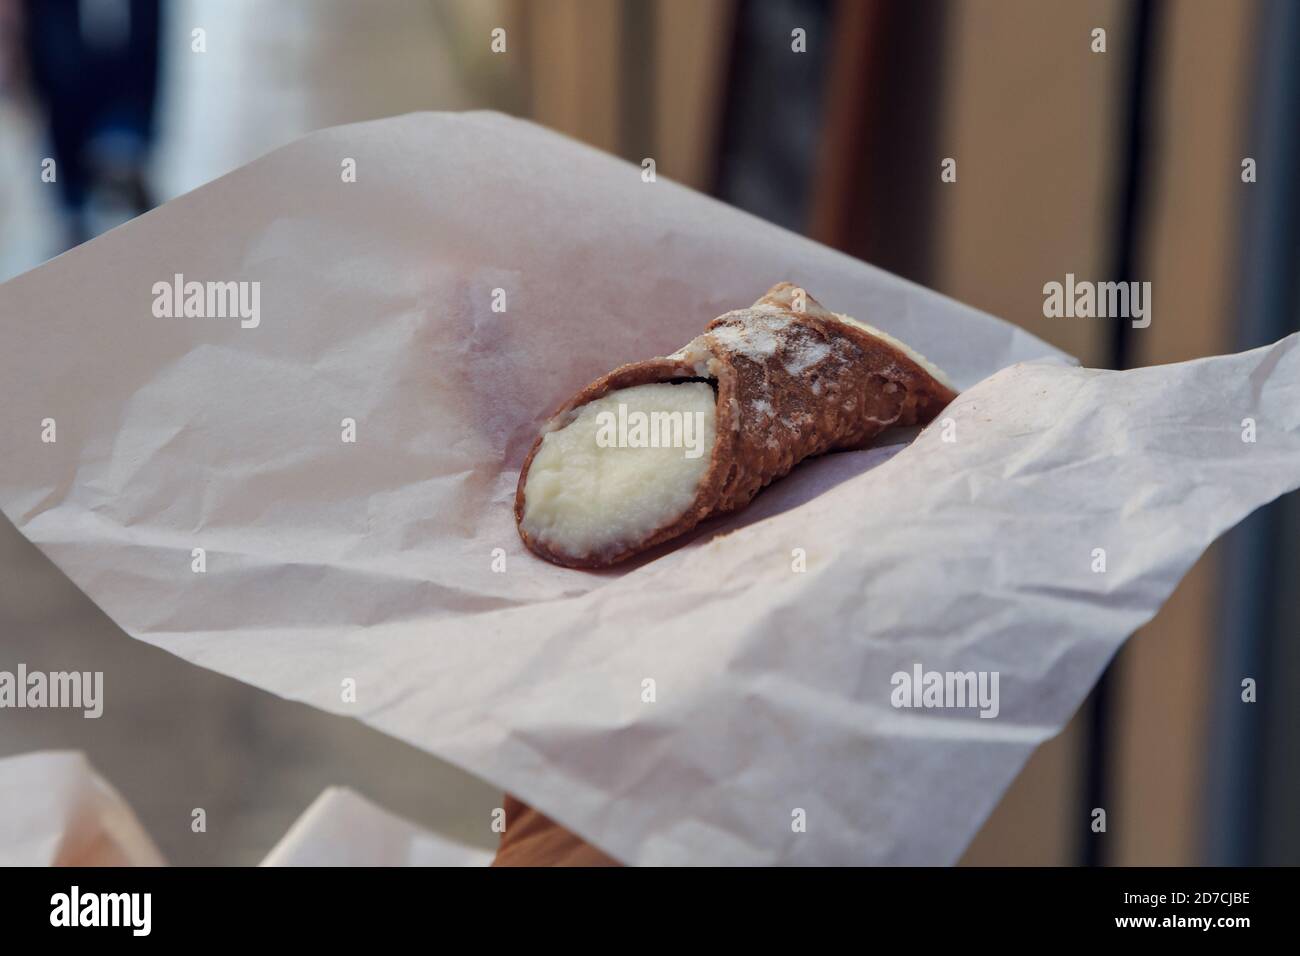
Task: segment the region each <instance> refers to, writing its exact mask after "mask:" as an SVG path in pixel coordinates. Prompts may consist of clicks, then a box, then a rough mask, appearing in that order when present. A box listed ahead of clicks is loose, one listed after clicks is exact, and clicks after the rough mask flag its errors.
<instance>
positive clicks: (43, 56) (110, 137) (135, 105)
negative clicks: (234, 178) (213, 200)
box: [22, 0, 159, 246]
mask: <svg viewBox="0 0 1300 956" xmlns="http://www.w3.org/2000/svg"><path fill="white" fill-rule="evenodd" d="M22 20H23V23H22V37H23V48H24V52H25V54H26V67H27V73H28V77H29V79H30V82H31V85H32V90H33V93H34V94H35V95H36V97H37V99H38V101H39V102H40V104H41V105H42V106H43V108H44V110H45V115H46V118H47V133H48V137H49V145H50V149H51V158H53V159H54V161H55V163H56V166H55V169H56V173H57V175H56V178H55V182H56V183H57V184H58V190H59V196H60V198H61V200H62V204H63V208H64V212H65V213H66V236H67V240H66V244H67V245H69V246H73V245H76V244H78V243H80V242H84V241H85V240H86V239H89V238H91V237H92V236H94V235H96V234H98V233H99V232H102V231H104V230H105V229H106V228H110V227H111V226H113V225H117V224H118V223H119V222H121V221H123V220H125V219H128V218H131V217H133V216H136V215H139V214H140V213H142V212H144V211H145V210H147V209H149V208H150V207H151V206H152V205H153V203H152V201H151V199H150V196H149V191H148V189H147V188H146V186H145V179H144V170H145V163H146V160H147V157H148V152H149V147H150V144H151V142H152V139H153V119H154V101H155V97H156V93H157V84H158V26H159V7H158V0H26V2H24V3H23V6H22Z"/></svg>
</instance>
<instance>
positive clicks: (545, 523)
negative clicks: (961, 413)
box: [515, 282, 957, 568]
mask: <svg viewBox="0 0 1300 956" xmlns="http://www.w3.org/2000/svg"><path fill="white" fill-rule="evenodd" d="M956 394H957V393H956V390H955V389H954V388H953V386H952V383H951V382H949V380H948V379H947V377H946V376H945V375H944V373H943V372H942V371H940V370H939V369H938V368H936V367H935V366H934V365H933V364H931V363H930V362H928V361H927V360H926V359H925V357H924V356H922V355H920V354H918V353H917V352H915V351H913V350H912V349H910V348H908V347H907V346H906V345H904V344H903V343H902V342H899V341H898V340H897V339H895V338H893V337H892V336H890V335H887V334H886V333H884V332H881V331H880V330H878V329H875V328H872V327H871V326H869V325H867V324H865V323H862V322H858V321H856V320H854V319H851V318H849V317H848V316H844V315H839V314H837V313H832V312H828V311H827V310H826V309H824V308H822V306H821V305H820V304H818V303H817V301H816V300H815V299H813V298H812V297H811V296H809V295H807V294H806V293H805V292H804V291H803V290H802V289H800V288H797V287H796V286H793V285H791V284H790V283H788V282H783V283H780V284H779V285H776V286H773V287H772V288H771V289H770V290H769V291H768V292H767V294H766V295H764V296H763V297H762V298H761V299H759V300H758V301H757V302H755V303H754V305H753V306H752V307H750V308H748V309H740V310H737V311H735V312H728V313H726V314H725V315H722V316H719V317H718V318H716V319H714V320H713V321H712V322H710V323H709V324H708V326H707V327H706V329H705V331H704V334H703V335H701V336H699V337H698V338H696V339H694V340H693V341H692V342H690V343H689V344H688V345H686V346H685V347H684V348H682V349H681V350H679V351H677V352H674V353H673V354H672V355H669V356H665V357H662V358H653V359H648V360H646V361H643V362H633V363H632V364H630V365H624V366H622V367H621V368H617V369H615V370H614V371H612V372H610V373H609V374H608V375H605V376H603V377H602V378H599V379H597V380H596V381H594V382H592V383H591V384H590V385H588V386H587V387H586V388H584V389H583V390H582V391H580V392H579V393H578V394H577V395H575V396H574V397H573V398H572V399H570V400H569V401H568V402H566V403H565V404H564V405H563V406H561V408H560V410H559V411H558V412H556V413H555V414H554V415H553V416H552V417H551V418H550V419H549V420H548V421H547V423H546V425H545V426H544V427H543V429H542V433H541V434H540V435H539V436H538V438H537V440H536V442H534V444H533V447H532V450H531V451H530V452H529V453H528V457H527V458H526V459H525V461H524V465H523V469H522V470H521V471H520V473H519V487H518V490H517V492H516V494H515V521H516V523H517V525H518V527H519V535H520V537H521V538H523V541H524V544H526V545H527V546H528V548H529V549H531V550H532V551H533V552H534V553H536V554H538V555H540V556H541V557H543V558H546V559H547V560H549V561H553V562H555V563H556V564H562V565H566V566H568V567H572V568H601V567H606V566H608V565H611V564H615V563H617V562H619V561H622V560H625V559H627V558H630V557H632V556H633V555H635V554H638V553H640V552H642V551H645V550H647V549H649V548H652V547H654V546H655V545H658V544H660V543H662V542H664V541H668V540H670V539H672V538H676V537H677V536H679V535H682V534H685V533H686V532H687V531H690V530H691V529H692V528H694V527H695V526H696V525H697V524H699V523H700V522H701V521H703V520H704V519H705V518H708V517H711V516H713V515H718V514H724V513H726V512H729V511H735V510H737V509H738V508H743V507H744V506H745V505H747V504H749V502H750V501H751V500H753V498H754V496H755V495H757V494H758V492H759V491H760V490H761V489H762V488H763V487H764V486H766V485H768V484H769V483H771V482H773V481H775V480H776V479H777V478H780V477H782V476H783V475H785V474H786V473H788V472H789V471H790V469H792V468H793V467H794V466H795V465H797V464H798V463H799V462H800V461H802V460H803V459H805V458H808V457H810V456H812V455H820V454H822V453H824V452H829V451H839V450H848V449H857V448H864V447H866V446H867V445H868V444H870V443H871V441H872V440H873V439H875V437H876V436H877V435H879V434H880V433H881V432H882V431H884V430H885V429H886V428H889V427H891V426H894V425H924V424H926V423H928V422H929V421H930V420H931V419H933V418H934V417H935V415H937V414H938V413H939V411H940V410H941V409H943V407H944V406H945V405H947V404H948V403H949V402H951V401H952V400H953V398H955V397H956Z"/></svg>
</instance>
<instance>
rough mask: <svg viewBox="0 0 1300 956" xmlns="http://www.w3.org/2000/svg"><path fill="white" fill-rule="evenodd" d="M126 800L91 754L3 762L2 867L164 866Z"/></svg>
mask: <svg viewBox="0 0 1300 956" xmlns="http://www.w3.org/2000/svg"><path fill="white" fill-rule="evenodd" d="M162 863H163V858H162V855H161V854H160V853H159V852H158V848H157V847H156V846H154V844H153V841H152V840H150V839H149V835H148V834H147V833H145V831H144V829H143V828H142V827H141V826H140V821H139V820H137V819H136V816H135V814H134V813H132V812H131V808H130V807H129V806H127V804H126V801H125V800H123V799H122V797H121V795H120V794H119V793H118V792H117V791H116V790H114V789H113V788H112V787H111V786H110V785H109V784H107V783H106V782H104V780H103V778H101V777H100V776H99V775H98V774H97V773H95V771H94V769H93V768H92V767H91V766H90V763H89V762H88V761H87V760H86V758H85V756H83V755H82V754H79V753H72V752H66V751H45V752H42V753H32V754H23V755H21V756H18V757H6V758H5V759H3V760H0V866H161V865H162Z"/></svg>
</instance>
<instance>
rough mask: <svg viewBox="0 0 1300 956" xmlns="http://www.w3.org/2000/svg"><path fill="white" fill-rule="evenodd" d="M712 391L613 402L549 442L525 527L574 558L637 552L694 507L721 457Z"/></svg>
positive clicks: (530, 488) (527, 500)
mask: <svg viewBox="0 0 1300 956" xmlns="http://www.w3.org/2000/svg"><path fill="white" fill-rule="evenodd" d="M716 404H717V401H716V397H715V395H714V392H713V388H712V386H710V385H709V383H707V382H681V383H677V384H673V383H668V382H664V383H656V384H652V385H636V386H633V387H632V388H624V389H619V390H617V391H614V392H610V393H609V394H608V395H606V396H604V397H603V398H599V399H596V400H595V401H594V402H589V403H587V404H586V405H583V406H582V407H581V408H578V409H575V410H574V411H573V412H572V413H571V418H570V420H569V421H567V422H565V423H564V424H563V425H561V426H560V427H558V428H555V429H553V430H552V431H549V432H547V433H546V434H545V435H544V436H543V438H542V444H541V447H539V448H538V449H537V454H536V455H534V456H533V462H532V465H531V466H530V467H529V469H528V480H527V481H526V482H525V484H524V514H523V521H522V526H523V529H524V531H526V532H527V533H528V534H529V535H530V536H531V537H532V538H533V539H534V540H536V541H537V542H539V543H540V544H542V545H543V546H545V547H546V548H548V549H549V550H551V551H554V552H556V553H559V554H565V555H570V556H573V557H583V556H587V555H601V554H611V553H613V552H615V551H619V550H622V549H624V548H628V547H634V546H636V545H637V544H639V543H640V542H642V541H644V540H646V539H647V538H649V537H650V536H651V535H653V534H654V533H655V532H657V531H659V530H660V529H662V528H664V527H666V526H668V525H669V524H671V523H672V522H673V521H675V520H677V519H678V518H680V517H681V516H682V514H683V513H685V511H686V509H687V508H689V507H690V505H691V502H692V501H693V500H694V498H695V491H696V489H697V488H698V487H699V484H700V481H701V480H702V479H703V477H704V473H705V472H706V471H707V470H708V467H709V460H710V458H711V457H712V452H713V442H714V436H715V428H716Z"/></svg>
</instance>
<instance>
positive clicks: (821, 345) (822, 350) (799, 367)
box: [785, 339, 831, 375]
mask: <svg viewBox="0 0 1300 956" xmlns="http://www.w3.org/2000/svg"><path fill="white" fill-rule="evenodd" d="M830 354H831V345H830V343H829V342H823V341H821V340H820V339H809V340H807V341H805V342H803V343H801V344H800V345H799V346H798V347H796V348H795V349H793V350H792V351H791V352H790V353H789V354H787V355H786V358H785V370H786V371H787V372H789V373H790V374H791V375H799V374H800V373H801V372H803V371H804V369H808V368H812V367H813V366H814V365H816V364H818V363H819V362H824V361H825V360H826V358H827V356H829V355H830Z"/></svg>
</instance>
